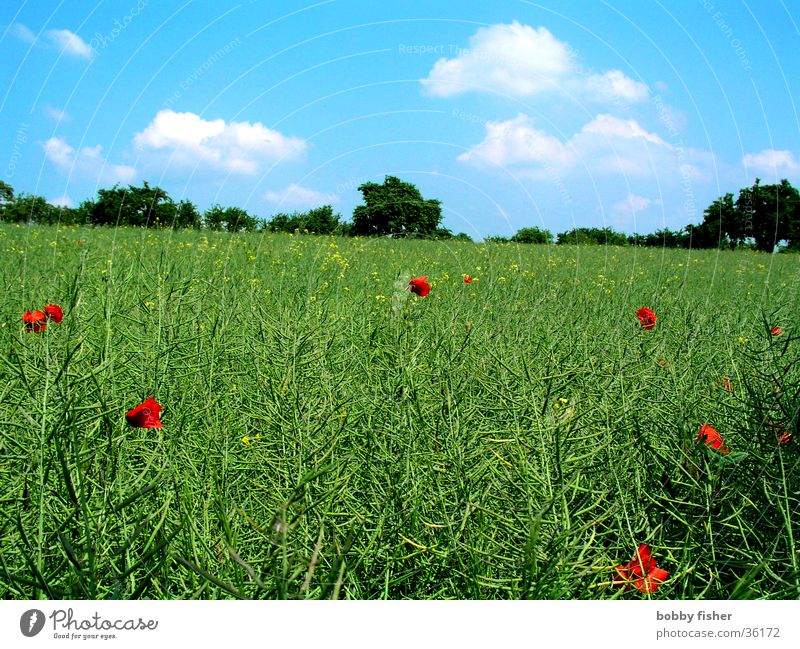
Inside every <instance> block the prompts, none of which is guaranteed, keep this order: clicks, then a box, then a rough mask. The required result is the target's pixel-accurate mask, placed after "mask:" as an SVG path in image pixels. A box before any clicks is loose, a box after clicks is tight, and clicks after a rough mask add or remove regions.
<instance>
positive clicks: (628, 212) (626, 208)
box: [612, 194, 660, 216]
mask: <svg viewBox="0 0 800 649" xmlns="http://www.w3.org/2000/svg"><path fill="white" fill-rule="evenodd" d="M659 203H660V201H658V200H653V199H651V198H644V197H643V196H637V195H636V194H628V195H627V196H626V197H625V198H624V199H623V200H621V201H619V202H618V203H614V205H613V206H612V207H613V210H614V211H615V212H616V213H617V214H620V215H622V216H635V215H636V214H637V213H639V212H643V211H644V210H646V209H647V208H648V207H650V206H651V205H658V204H659Z"/></svg>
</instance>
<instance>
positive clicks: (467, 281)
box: [464, 275, 472, 284]
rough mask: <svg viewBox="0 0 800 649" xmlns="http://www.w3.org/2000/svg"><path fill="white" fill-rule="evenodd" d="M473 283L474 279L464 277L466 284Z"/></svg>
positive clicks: (467, 276)
mask: <svg viewBox="0 0 800 649" xmlns="http://www.w3.org/2000/svg"><path fill="white" fill-rule="evenodd" d="M470 282H472V278H471V277H470V276H469V275H464V283H465V284H469V283H470Z"/></svg>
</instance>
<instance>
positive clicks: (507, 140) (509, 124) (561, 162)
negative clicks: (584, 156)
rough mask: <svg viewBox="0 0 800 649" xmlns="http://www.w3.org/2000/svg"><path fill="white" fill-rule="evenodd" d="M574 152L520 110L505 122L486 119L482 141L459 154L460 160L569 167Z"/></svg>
mask: <svg viewBox="0 0 800 649" xmlns="http://www.w3.org/2000/svg"><path fill="white" fill-rule="evenodd" d="M573 157H574V156H573V153H572V151H570V149H569V147H568V146H566V145H565V144H564V143H563V142H561V140H559V139H558V138H556V137H553V136H552V135H548V134H547V133H545V132H544V131H541V130H539V129H537V128H534V126H533V125H532V124H531V122H530V118H529V117H528V116H527V115H523V114H522V113H520V114H519V115H517V117H515V118H514V119H510V120H506V121H504V122H486V137H485V138H484V139H483V142H481V143H480V144H477V145H475V146H473V147H472V148H470V149H469V150H468V151H466V152H465V153H462V154H461V155H460V156H458V160H459V161H461V162H476V163H480V162H488V163H491V164H495V165H498V166H503V167H505V166H510V165H531V164H533V165H544V166H549V167H567V166H570V165H571V164H572V162H573Z"/></svg>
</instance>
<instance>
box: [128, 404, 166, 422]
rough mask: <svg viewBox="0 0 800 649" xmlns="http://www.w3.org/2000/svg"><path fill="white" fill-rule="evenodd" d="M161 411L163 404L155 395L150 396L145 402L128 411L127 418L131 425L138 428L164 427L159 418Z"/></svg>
mask: <svg viewBox="0 0 800 649" xmlns="http://www.w3.org/2000/svg"><path fill="white" fill-rule="evenodd" d="M160 412H161V406H160V405H159V403H158V402H157V401H156V400H155V399H153V397H148V398H147V399H146V400H145V402H144V403H143V404H141V405H138V406H136V407H135V408H134V409H133V410H130V411H128V413H127V414H126V415H125V419H126V421H127V422H128V423H129V424H130V425H131V426H135V427H136V428H164V424H162V423H161V420H160V419H159V418H158V413H160Z"/></svg>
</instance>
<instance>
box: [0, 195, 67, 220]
mask: <svg viewBox="0 0 800 649" xmlns="http://www.w3.org/2000/svg"><path fill="white" fill-rule="evenodd" d="M57 210H58V208H57V207H54V206H53V205H50V203H48V202H47V201H46V200H45V199H44V198H42V197H41V196H31V195H30V194H19V195H18V196H16V197H15V198H14V200H12V201H10V202H7V203H4V204H3V220H4V221H7V222H8V223H28V222H33V223H48V222H51V216H50V212H51V211H57Z"/></svg>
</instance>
